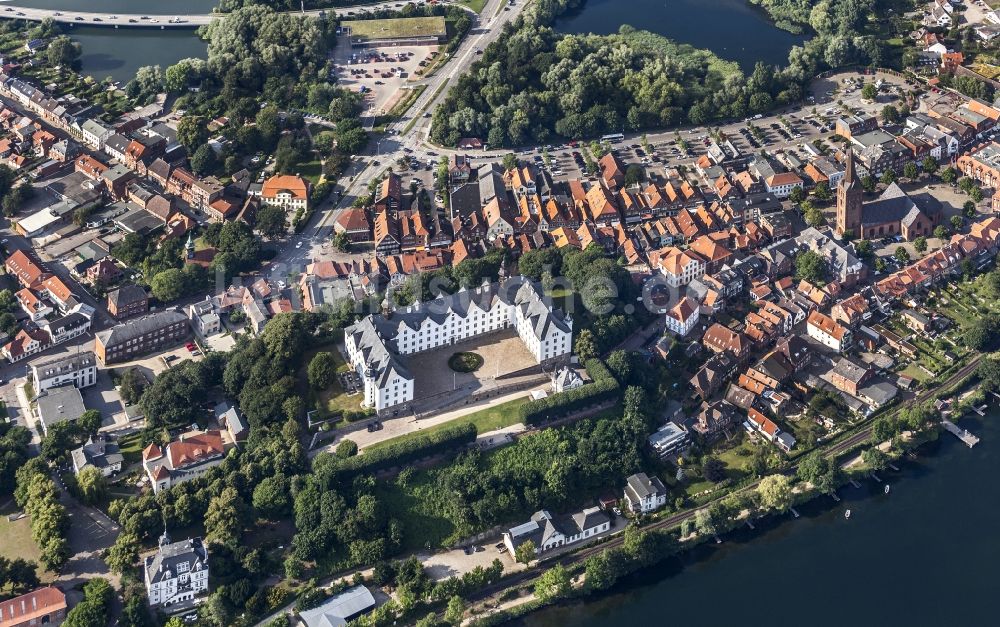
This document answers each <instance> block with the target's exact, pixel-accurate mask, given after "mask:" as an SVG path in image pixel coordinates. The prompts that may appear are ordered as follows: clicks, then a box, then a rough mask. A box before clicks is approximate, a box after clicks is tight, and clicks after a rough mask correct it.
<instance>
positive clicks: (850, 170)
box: [844, 146, 854, 188]
mask: <svg viewBox="0 0 1000 627" xmlns="http://www.w3.org/2000/svg"><path fill="white" fill-rule="evenodd" d="M844 186H845V187H848V188H850V187H853V186H854V147H853V146H848V147H847V169H846V171H845V172H844Z"/></svg>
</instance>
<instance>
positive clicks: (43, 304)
mask: <svg viewBox="0 0 1000 627" xmlns="http://www.w3.org/2000/svg"><path fill="white" fill-rule="evenodd" d="M4 268H5V269H6V271H7V273H8V274H9V275H11V276H13V277H15V278H16V279H17V282H18V284H19V285H20V286H21V288H20V289H19V290H18V291H17V292H16V293H15V295H14V296H15V298H16V299H17V302H18V304H19V305H20V307H21V309H22V310H23V311H24V313H25V315H26V317H27V319H26V321H25V322H24V324H23V325H22V328H21V329H19V330H18V332H17V334H16V335H15V336H14V338H13V339H11V340H10V341H9V342H8V343H7V344H5V345H4V346H3V348H2V349H0V352H2V354H3V356H4V357H5V358H6V359H7V360H8V361H9V362H16V361H20V360H22V359H25V358H26V357H29V356H31V355H34V354H36V353H40V352H41V351H43V350H46V349H47V348H49V347H51V346H55V345H58V344H62V343H63V342H66V341H68V340H71V339H73V338H75V337H79V336H80V335H83V334H84V333H86V332H87V331H89V330H90V325H91V318H92V317H93V315H94V309H93V307H91V306H90V305H87V304H86V303H83V302H82V301H80V300H79V299H78V297H77V296H76V295H74V294H73V292H72V290H71V289H70V288H69V287H68V286H67V285H66V283H65V282H64V281H63V280H62V279H61V278H59V277H58V276H56V275H55V274H53V273H51V272H49V271H48V268H47V267H46V266H45V265H44V264H43V263H42V262H41V261H39V260H38V259H37V258H35V257H34V255H32V254H31V253H30V252H25V251H23V250H15V251H14V252H13V253H12V254H11V255H10V256H9V257H7V259H6V260H5V261H4Z"/></svg>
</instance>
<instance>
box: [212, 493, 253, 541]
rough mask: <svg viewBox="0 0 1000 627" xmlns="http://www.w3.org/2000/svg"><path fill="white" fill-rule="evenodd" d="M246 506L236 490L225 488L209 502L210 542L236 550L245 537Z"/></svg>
mask: <svg viewBox="0 0 1000 627" xmlns="http://www.w3.org/2000/svg"><path fill="white" fill-rule="evenodd" d="M245 514H246V505H245V503H244V502H243V499H241V498H240V495H239V493H238V492H237V491H236V489H235V488H224V489H223V490H222V492H221V493H220V494H219V495H218V496H216V497H213V498H212V499H211V500H210V501H209V502H208V509H207V510H206V512H205V532H206V536H207V538H208V539H209V540H210V541H213V542H218V543H219V544H222V545H225V546H228V547H230V548H235V547H237V546H239V543H240V538H241V537H242V535H243V525H244V521H245V519H244V517H245Z"/></svg>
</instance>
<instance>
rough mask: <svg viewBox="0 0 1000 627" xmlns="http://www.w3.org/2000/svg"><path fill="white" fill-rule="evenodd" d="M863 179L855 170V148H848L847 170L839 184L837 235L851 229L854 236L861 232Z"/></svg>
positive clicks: (859, 234)
mask: <svg viewBox="0 0 1000 627" xmlns="http://www.w3.org/2000/svg"><path fill="white" fill-rule="evenodd" d="M861 194H862V190H861V181H859V180H858V178H857V175H856V174H855V172H854V150H853V149H852V148H848V149H847V171H846V172H844V178H843V179H842V180H841V181H840V184H839V185H837V235H843V234H844V233H846V232H847V231H850V232H851V234H852V235H854V237H862V235H863V234H862V233H861V204H862V201H861Z"/></svg>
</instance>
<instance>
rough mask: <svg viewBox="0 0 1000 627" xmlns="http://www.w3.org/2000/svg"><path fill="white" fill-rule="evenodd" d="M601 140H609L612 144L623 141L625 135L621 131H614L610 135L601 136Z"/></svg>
mask: <svg viewBox="0 0 1000 627" xmlns="http://www.w3.org/2000/svg"><path fill="white" fill-rule="evenodd" d="M601 141H602V142H611V143H612V144H617V143H618V142H623V141H625V135H623V134H622V133H614V134H612V135H604V136H603V137H601Z"/></svg>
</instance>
